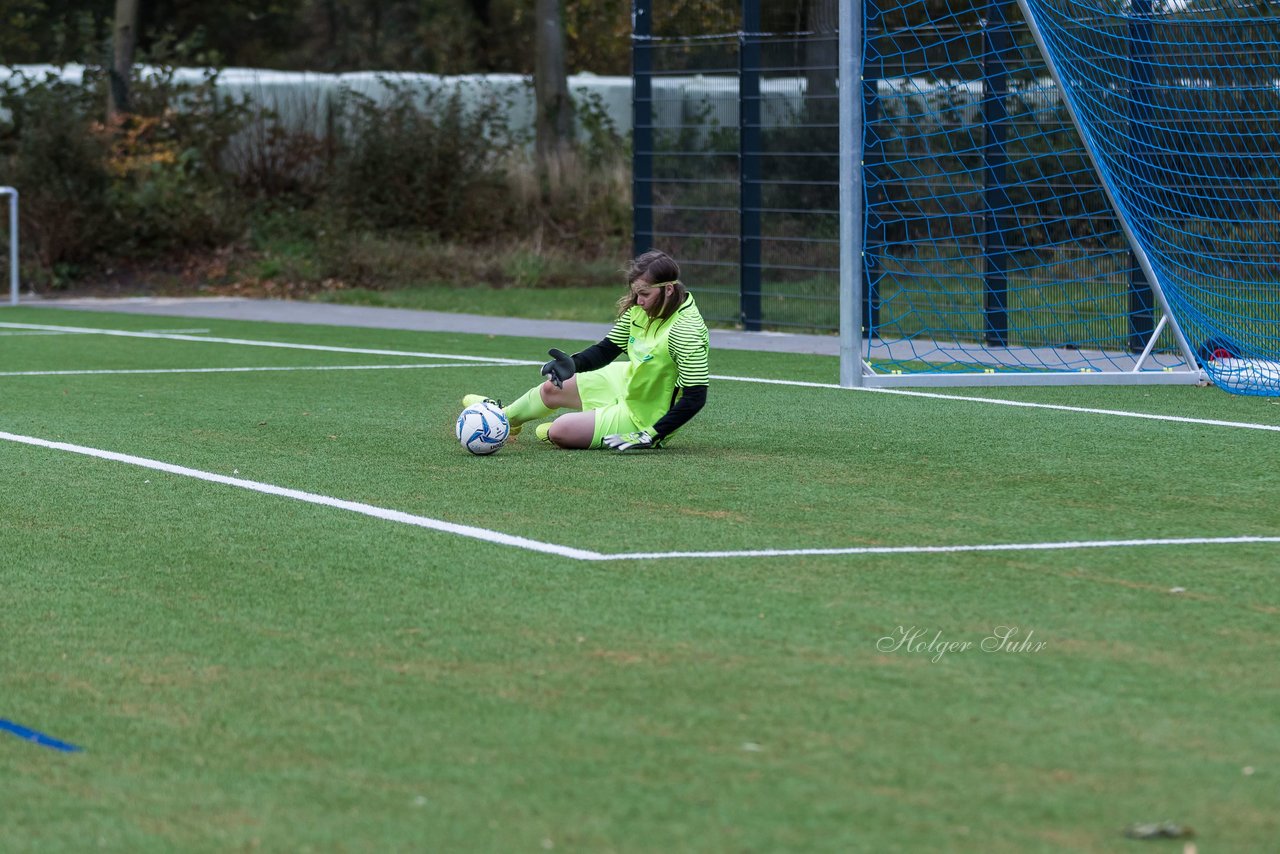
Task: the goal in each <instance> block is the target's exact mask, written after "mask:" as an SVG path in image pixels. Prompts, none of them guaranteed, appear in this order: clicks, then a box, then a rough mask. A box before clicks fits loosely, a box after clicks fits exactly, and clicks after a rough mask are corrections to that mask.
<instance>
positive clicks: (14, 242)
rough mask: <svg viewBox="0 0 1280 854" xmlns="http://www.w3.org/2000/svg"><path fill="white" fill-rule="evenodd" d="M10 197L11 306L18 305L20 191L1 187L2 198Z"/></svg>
mask: <svg viewBox="0 0 1280 854" xmlns="http://www.w3.org/2000/svg"><path fill="white" fill-rule="evenodd" d="M5 195H7V196H8V197H9V305H17V304H18V191H17V190H16V189H14V188H13V187H0V196H5Z"/></svg>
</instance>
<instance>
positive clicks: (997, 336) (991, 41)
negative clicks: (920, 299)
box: [982, 0, 1011, 347]
mask: <svg viewBox="0 0 1280 854" xmlns="http://www.w3.org/2000/svg"><path fill="white" fill-rule="evenodd" d="M1006 2H1007V0H989V2H988V3H987V14H986V17H985V18H983V21H982V49H983V59H982V124H983V128H984V129H985V131H986V134H985V139H984V143H983V146H982V164H983V172H984V185H985V191H984V193H983V201H984V204H985V207H986V217H985V222H984V224H983V229H982V232H983V234H982V255H983V258H984V260H985V261H986V271H985V273H984V276H983V295H984V298H983V303H984V308H985V311H984V317H985V328H986V333H985V336H984V337H985V339H986V342H987V344H988V345H991V346H997V347H1005V346H1007V345H1008V343H1009V276H1008V273H1007V272H1006V271H1007V269H1008V266H1009V250H1008V245H1009V231H1010V228H1011V223H1010V216H1009V209H1010V203H1009V193H1008V183H1009V174H1008V173H1009V153H1008V151H1006V150H1005V132H1006V130H1007V129H1008V124H1009V108H1008V104H1007V102H1006V99H1007V98H1008V95H1009V72H1008V70H1007V69H1006V67H1005V62H1006V56H1007V55H1008V52H1009V49H1010V47H1011V40H1010V38H1009V27H1008V24H1007V23H1006V21H1005V11H1004V7H1005V3H1006Z"/></svg>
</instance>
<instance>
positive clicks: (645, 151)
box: [631, 0, 653, 255]
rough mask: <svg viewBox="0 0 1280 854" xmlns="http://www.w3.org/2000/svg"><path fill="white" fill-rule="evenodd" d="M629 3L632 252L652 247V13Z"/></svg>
mask: <svg viewBox="0 0 1280 854" xmlns="http://www.w3.org/2000/svg"><path fill="white" fill-rule="evenodd" d="M652 6H653V4H652V2H651V0H633V2H632V4H631V80H632V83H631V86H632V89H631V92H632V94H631V221H632V228H631V234H632V252H633V254H634V255H640V254H641V253H644V252H648V251H649V250H650V249H652V248H653V42H652V41H650V36H651V35H652V33H653V24H652V19H653V14H652V11H653V10H652Z"/></svg>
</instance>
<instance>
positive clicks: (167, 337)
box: [0, 323, 542, 365]
mask: <svg viewBox="0 0 1280 854" xmlns="http://www.w3.org/2000/svg"><path fill="white" fill-rule="evenodd" d="M0 328H3V329H39V330H47V331H52V332H79V333H84V334H86V335H112V336H116V337H120V338H152V339H160V340H164V341H198V342H200V343H202V344H238V345H240V346H242V347H277V348H280V349H284V350H318V351H321V352H325V353H359V354H362V355H365V356H410V357H413V358H418V359H453V360H455V361H459V362H483V363H486V364H498V365H541V364H542V362H530V361H527V360H522V359H499V358H495V357H492V356H460V355H458V354H456V353H415V352H412V351H409V350H373V349H367V348H363V347H331V346H327V345H324V344H293V343H290V342H286V341H261V340H254V339H251V338H211V337H209V336H207V335H179V334H175V333H167V332H131V331H127V330H124V329H94V328H92V327H88V326H47V325H44V324H39V323H0Z"/></svg>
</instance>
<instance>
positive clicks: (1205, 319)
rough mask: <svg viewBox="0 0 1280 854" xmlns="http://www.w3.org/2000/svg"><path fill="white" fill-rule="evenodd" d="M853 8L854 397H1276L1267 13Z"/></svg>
mask: <svg viewBox="0 0 1280 854" xmlns="http://www.w3.org/2000/svg"><path fill="white" fill-rule="evenodd" d="M841 5H842V7H843V6H845V5H846V4H841ZM848 5H849V7H850V8H849V9H848V11H847V12H846V11H845V10H844V9H843V8H842V13H843V14H842V23H841V56H842V62H841V69H840V70H841V74H842V79H844V80H856V81H858V83H859V84H860V85H853V86H842V87H841V98H840V109H841V134H842V139H841V160H842V171H841V199H842V202H841V208H842V210H841V213H842V221H843V222H844V223H847V224H845V225H844V227H843V228H842V242H843V243H844V244H845V245H844V246H843V247H842V248H844V249H845V250H846V251H844V252H842V255H841V259H842V270H841V284H842V288H850V289H852V292H851V294H850V295H849V297H848V302H849V303H850V305H852V306H862V307H865V310H866V315H867V316H865V317H864V316H860V314H859V313H858V312H857V311H856V310H850V311H845V310H844V308H843V306H844V301H845V295H844V294H843V293H842V303H841V305H842V313H841V320H842V336H843V337H842V340H845V339H848V338H854V339H855V340H857V341H858V343H859V344H860V346H859V347H857V348H851V347H842V348H841V353H842V357H841V383H842V384H843V385H866V386H873V387H875V386H898V385H903V386H907V385H909V386H947V385H1007V384H1018V385H1031V384H1050V385H1066V384H1094V383H1097V384H1102V383H1106V384H1147V383H1156V384H1163V383H1197V382H1203V381H1204V379H1206V378H1209V379H1212V380H1213V381H1214V382H1215V383H1217V384H1218V385H1219V386H1221V387H1223V388H1224V389H1226V390H1228V391H1232V392H1237V393H1244V394H1272V395H1275V394H1280V328H1278V322H1280V312H1278V309H1280V166H1278V164H1280V151H1277V150H1276V148H1275V147H1274V144H1273V142H1270V141H1269V140H1274V139H1275V138H1276V136H1277V134H1280V66H1278V63H1280V58H1278V57H1280V53H1277V52H1276V49H1275V48H1276V44H1277V39H1278V37H1280V15H1278V14H1277V12H1276V11H1275V10H1274V9H1270V11H1268V7H1258V6H1256V5H1254V4H1250V3H1247V2H1245V0H1225V2H1223V0H1215V2H1213V3H1212V5H1208V4H1202V3H1201V2H1200V0H1084V2H1080V0H990V2H983V0H977V2H976V3H975V4H973V5H971V6H962V5H960V4H951V6H949V7H947V8H945V9H944V10H943V11H942V12H940V13H932V14H928V13H925V12H924V8H925V7H924V6H923V5H922V4H918V3H912V2H907V0H901V1H900V0H852V2H851V3H850V4H848ZM930 5H931V6H932V4H930ZM933 8H937V7H933ZM1227 46H1231V49H1230V50H1229V51H1228V50H1226V47H1227ZM1224 57H1225V58H1224ZM846 127H849V128H851V132H852V134H853V135H854V138H853V139H852V140H851V139H848V138H846V137H847V135H848V133H849V131H846V130H845V128H846ZM845 161H848V168H845V166H846V164H845ZM851 230H856V233H853V234H850V232H851ZM846 235H848V236H846ZM846 263H847V264H850V265H852V267H853V269H851V270H846V269H844V265H845V264H846ZM844 324H848V325H850V326H851V327H852V330H851V329H849V328H843V327H844ZM855 324H856V325H855ZM851 332H852V334H851Z"/></svg>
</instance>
